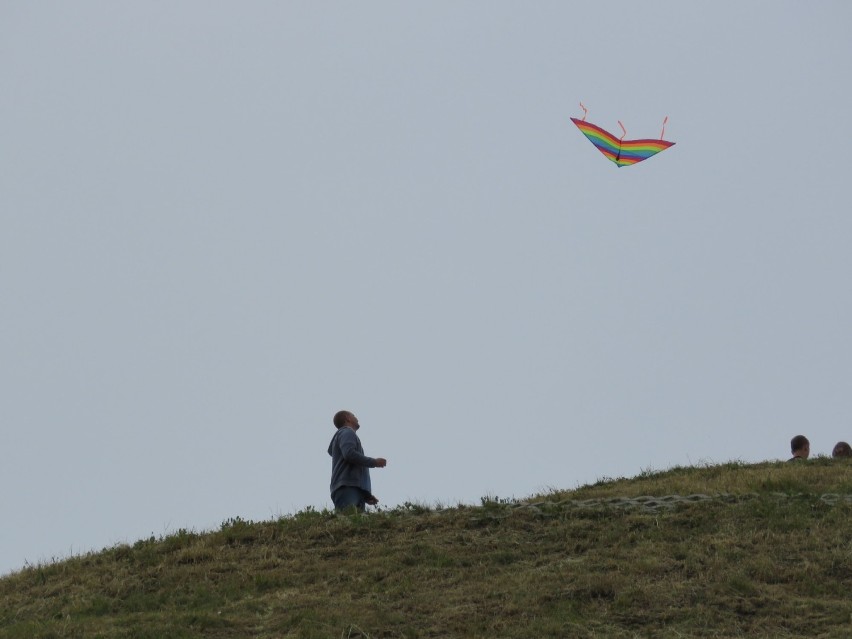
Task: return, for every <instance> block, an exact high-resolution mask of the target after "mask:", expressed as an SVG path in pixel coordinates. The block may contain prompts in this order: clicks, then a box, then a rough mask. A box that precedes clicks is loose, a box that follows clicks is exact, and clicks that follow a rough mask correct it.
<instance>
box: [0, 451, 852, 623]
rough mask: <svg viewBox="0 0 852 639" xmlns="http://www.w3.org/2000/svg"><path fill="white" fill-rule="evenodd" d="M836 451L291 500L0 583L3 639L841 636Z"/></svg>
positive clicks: (846, 597) (841, 514)
mask: <svg viewBox="0 0 852 639" xmlns="http://www.w3.org/2000/svg"><path fill="white" fill-rule="evenodd" d="M850 593H852V464H849V463H846V462H836V461H832V460H829V459H817V460H812V461H809V462H804V463H796V464H788V463H766V464H758V465H742V464H726V465H721V466H708V467H702V468H675V469H672V470H668V471H665V472H660V473H651V472H647V473H644V474H643V475H641V476H640V477H637V478H633V479H618V480H601V481H599V482H598V483H596V484H594V485H590V486H584V487H581V488H578V489H576V490H572V491H564V492H562V491H559V492H557V491H554V492H552V493H550V494H547V495H541V496H537V497H533V498H531V499H529V500H525V501H524V502H507V501H506V500H500V499H497V498H492V499H483V503H482V505H481V506H476V507H471V506H463V507H462V506H460V507H455V508H437V507H427V506H423V505H418V504H407V505H406V506H404V507H400V508H397V509H394V510H390V511H384V512H379V513H374V514H370V515H366V516H358V515H347V516H338V515H335V514H333V513H329V512H314V511H310V510H309V511H306V512H302V513H298V514H296V515H294V516H291V517H285V518H282V519H279V520H277V521H270V522H259V523H251V522H245V521H241V520H239V519H237V520H231V521H228V522H225V523H224V524H223V525H222V527H221V529H220V530H218V531H214V532H209V533H203V534H201V533H195V532H188V531H180V532H178V533H176V534H174V535H170V536H167V537H164V538H160V539H155V538H151V539H147V540H141V541H139V542H137V543H136V544H134V545H132V546H117V547H114V548H110V549H107V550H104V551H102V552H100V553H93V554H89V555H86V556H81V557H74V558H70V559H67V560H65V561H61V562H57V563H54V564H50V565H42V566H33V567H28V568H26V569H25V570H23V571H21V572H18V573H15V574H12V575H10V576H8V577H5V578H3V579H0V637H3V638H7V637H8V638H12V637H21V638H24V637H26V638H27V639H30V638H38V637H44V638H47V637H87V638H91V637H128V638H131V637H132V638H140V639H141V638H144V637H150V638H157V639H161V638H163V637H169V638H173V639H174V638H181V637H185V638H190V637H192V638H196V637H205V638H217V637H220V638H230V637H240V638H245V637H258V638H272V637H318V638H319V637H322V638H324V639H325V638H329V637H332V638H338V637H374V638H378V637H398V638H401V637H410V638H414V637H518V638H520V637H524V638H529V637H589V638H591V637H607V638H613V637H767V638H768V637H773V638H775V637H832V638H833V637H837V638H841V637H843V638H847V637H850V636H852V596H850Z"/></svg>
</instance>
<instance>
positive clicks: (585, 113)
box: [580, 102, 589, 122]
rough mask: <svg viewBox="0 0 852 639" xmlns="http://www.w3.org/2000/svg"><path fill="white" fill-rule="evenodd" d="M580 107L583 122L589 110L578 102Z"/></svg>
mask: <svg viewBox="0 0 852 639" xmlns="http://www.w3.org/2000/svg"><path fill="white" fill-rule="evenodd" d="M580 108H581V109H583V120H582V121H583V122H585V121H586V116H587V115H589V110H588V109H587V108H586V107H585V105H584V104H583V103H582V102H580Z"/></svg>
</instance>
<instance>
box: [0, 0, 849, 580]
mask: <svg viewBox="0 0 852 639" xmlns="http://www.w3.org/2000/svg"><path fill="white" fill-rule="evenodd" d="M850 23H852V5H850V4H849V3H848V2H840V1H837V2H819V3H797V2H777V1H773V2H722V3H718V2H717V3H683V2H651V3H633V2H614V3H596V2H585V3H565V2H536V3H510V2H495V1H494V0H488V1H485V0H483V1H481V2H459V1H457V0H454V1H452V2H429V3H400V2H366V3H363V2H361V3H352V2H330V3H325V2H324V3H318V2H239V3H237V2H216V3H213V2H201V1H197V2H189V1H186V2H121V3H118V2H107V1H103V2H89V1H81V2H74V3H69V2H39V3H31V2H23V1H9V0H6V1H4V2H0V85H1V86H2V90H0V398H1V399H0V455H2V458H0V459H2V464H0V481H2V485H3V486H4V489H3V499H2V505H3V511H2V512H3V520H4V526H3V527H2V532H0V573H5V572H8V571H10V570H14V569H17V568H20V567H21V566H23V565H24V562H30V563H36V562H39V561H44V560H49V559H51V558H53V557H63V556H67V555H68V554H70V553H78V552H85V551H88V550H90V549H100V548H102V547H104V546H109V545H112V544H115V543H123V542H128V543H132V542H134V541H136V540H137V539H139V538H142V537H147V536H149V535H151V534H154V535H161V534H164V533H168V532H173V531H174V530H176V529H178V528H189V529H196V530H206V529H209V528H213V527H217V526H218V525H219V524H220V523H221V522H222V521H223V520H224V519H227V518H229V517H234V516H241V517H243V518H249V519H266V518H272V517H275V516H278V515H280V514H286V513H291V512H295V511H296V510H300V509H302V508H304V507H306V506H309V505H311V506H314V507H317V508H322V507H327V506H330V505H331V503H330V499H329V497H328V479H329V470H330V461H329V458H328V456H327V455H326V452H325V450H326V447H327V445H328V441H329V439H330V438H331V435H332V434H333V430H334V429H333V426H332V425H331V417H332V415H333V413H334V412H335V411H336V410H338V409H341V408H348V409H351V410H353V411H354V412H355V413H356V414H357V415H358V416H359V417H360V419H361V423H362V430H361V432H360V434H361V437H362V441H363V442H364V446H365V449H366V452H367V454H370V455H374V456H384V457H387V459H388V467H387V468H386V469H384V470H376V471H374V472H373V484H374V488H375V492H376V494H377V495H378V497H379V498H380V499H381V500H382V502H383V503H384V504H385V505H388V506H394V505H396V504H400V503H402V502H404V501H406V500H410V501H419V502H424V503H430V504H433V503H435V502H441V503H446V504H455V503H457V502H465V503H478V501H479V499H480V497H482V496H485V495H492V496H494V495H496V496H500V497H512V496H514V497H524V496H527V495H530V494H533V493H535V492H539V491H546V490H548V489H549V488H551V487H552V488H572V487H575V486H577V485H578V484H583V483H587V482H591V481H595V480H596V479H598V478H601V477H605V476H631V475H635V474H636V473H638V472H641V471H642V470H643V469H648V468H654V469H660V468H667V467H669V466H672V465H675V464H690V463H700V462H724V461H728V460H733V459H739V460H743V461H758V460H764V459H779V458H786V457H787V456H788V449H787V446H788V442H789V439H790V437H792V436H793V435H795V434H797V433H800V432H801V433H804V434H806V435H808V437H809V438H810V440H811V447H812V451H813V452H814V453H823V454H829V453H830V451H831V448H832V446H833V445H834V443H835V442H836V441H837V440H839V439H845V440H847V441H849V440H852V423H850V414H852V406H850V403H852V388H850V380H852V340H850V337H849V326H850V325H852V298H850V293H849V288H850V287H849V282H848V279H849V274H850V272H852V252H850V249H849V246H850V237H852V216H850V211H852V207H850V196H849V193H850V190H849V178H848V167H847V166H846V162H845V156H844V150H845V149H848V148H849V147H850V146H852V124H850V121H849V114H850V113H852V92H850V84H849V77H850V69H852V42H850V39H849V37H848V33H847V31H848V25H849V24H850ZM581 100H582V101H583V103H584V104H585V105H586V106H587V107H588V108H589V116H588V119H589V121H591V122H594V123H595V124H598V125H599V126H602V127H604V128H607V129H610V130H612V131H618V125H617V120H621V121H622V122H624V124H625V126H626V127H627V130H628V137H633V138H641V137H656V136H658V135H659V131H660V125H661V123H662V120H663V117H664V116H666V115H668V116H669V122H668V125H667V128H666V138H667V139H669V140H672V141H675V142H676V143H677V144H676V146H675V147H673V148H672V149H670V150H667V151H666V152H664V153H662V154H661V155H659V156H657V157H654V158H652V159H651V160H649V161H647V162H645V163H643V164H639V165H637V166H634V167H630V168H623V169H617V168H616V167H615V165H613V164H611V163H609V162H607V161H606V160H605V159H604V158H603V156H601V155H600V154H599V153H598V152H597V151H596V150H595V149H594V148H593V147H592V146H591V145H590V144H589V143H588V142H587V141H586V140H585V138H583V136H582V135H581V134H580V132H579V131H578V130H577V129H576V128H575V127H574V126H573V125H572V124H571V122H570V120H569V117H571V116H579V115H581V110H580V108H579V106H578V102H579V101H581Z"/></svg>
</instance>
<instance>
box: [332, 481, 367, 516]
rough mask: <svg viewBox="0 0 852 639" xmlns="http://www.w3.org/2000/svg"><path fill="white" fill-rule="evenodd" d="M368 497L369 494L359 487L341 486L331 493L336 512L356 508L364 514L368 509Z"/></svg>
mask: <svg viewBox="0 0 852 639" xmlns="http://www.w3.org/2000/svg"><path fill="white" fill-rule="evenodd" d="M367 497H369V495H368V494H367V492H366V491H364V490H361V489H360V488H358V487H357V486H341V487H340V488H338V489H337V490H335V491H334V492H333V493H331V501H333V502H334V509H335V510H346V509H347V508H350V507H352V506H355V508H357V509H358V511H359V512H364V510H366V508H367Z"/></svg>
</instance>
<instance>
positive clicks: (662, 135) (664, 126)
mask: <svg viewBox="0 0 852 639" xmlns="http://www.w3.org/2000/svg"><path fill="white" fill-rule="evenodd" d="M668 121H669V116H666V117H665V118H664V119H663V130H662V131H660V139H661V140H662V139H663V138H664V137H665V135H666V122H668Z"/></svg>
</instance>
